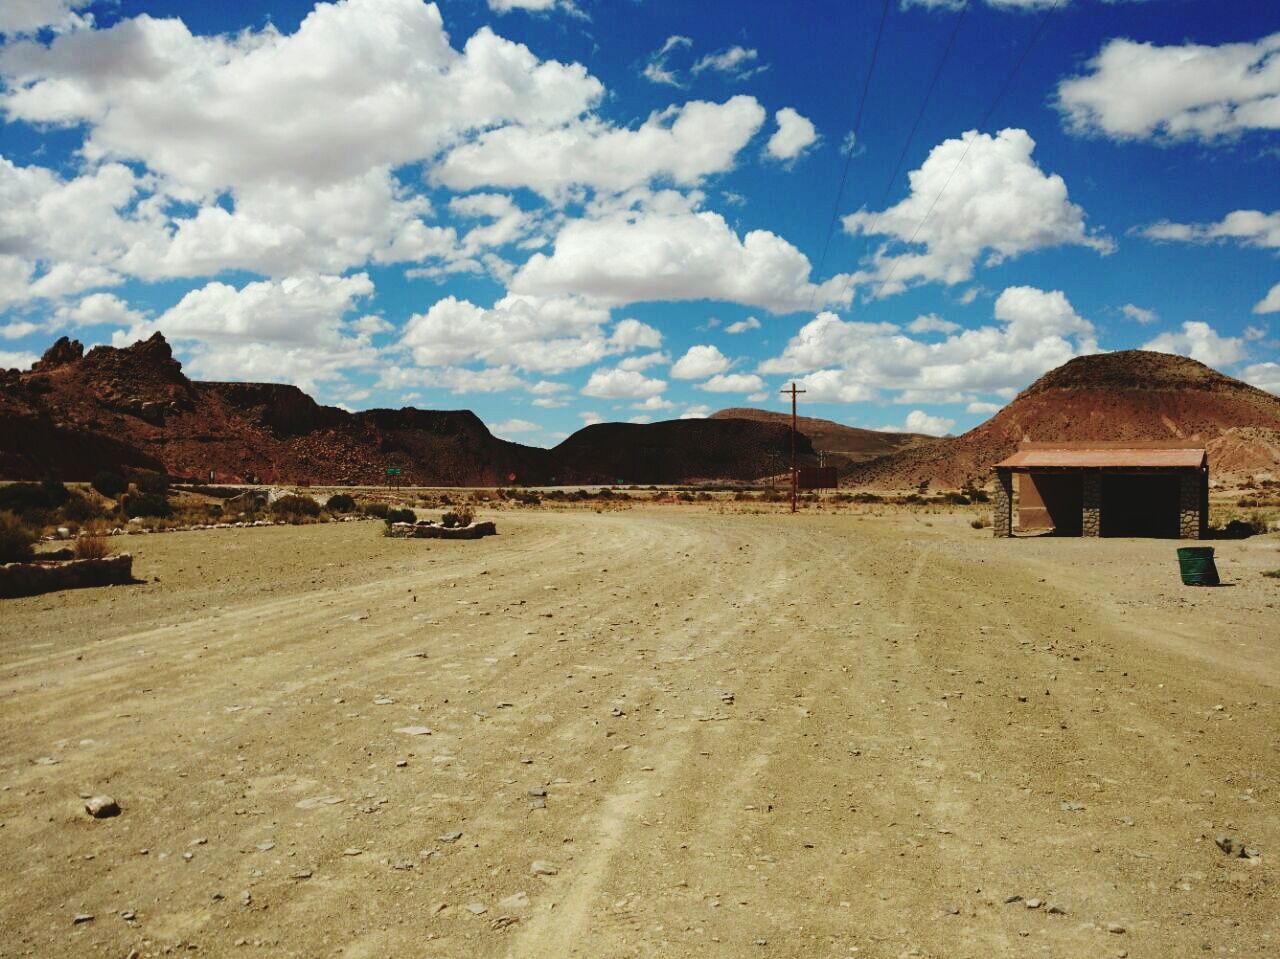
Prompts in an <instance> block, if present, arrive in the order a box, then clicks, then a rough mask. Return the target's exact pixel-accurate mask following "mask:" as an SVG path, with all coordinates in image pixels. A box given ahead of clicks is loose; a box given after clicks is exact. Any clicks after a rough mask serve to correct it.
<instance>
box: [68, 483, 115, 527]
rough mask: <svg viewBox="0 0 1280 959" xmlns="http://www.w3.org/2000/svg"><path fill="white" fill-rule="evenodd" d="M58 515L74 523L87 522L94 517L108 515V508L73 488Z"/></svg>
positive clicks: (98, 517) (99, 517)
mask: <svg viewBox="0 0 1280 959" xmlns="http://www.w3.org/2000/svg"><path fill="white" fill-rule="evenodd" d="M58 515H59V516H61V517H62V519H64V520H68V521H70V522H72V523H87V522H89V520H92V519H101V518H102V517H103V516H105V515H106V510H104V509H103V508H102V507H101V506H99V505H98V504H97V503H96V502H94V501H93V500H91V499H89V497H87V496H85V495H84V494H83V493H77V492H75V491H74V490H72V492H71V495H70V496H68V497H67V501H66V502H65V503H63V504H62V507H61V508H60V509H59V510H58Z"/></svg>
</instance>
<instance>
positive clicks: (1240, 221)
mask: <svg viewBox="0 0 1280 959" xmlns="http://www.w3.org/2000/svg"><path fill="white" fill-rule="evenodd" d="M1276 62H1277V64H1278V65H1280V55H1278V56H1277V60H1276ZM1278 69H1280V67H1278ZM1139 232H1140V233H1141V234H1142V235H1143V236H1145V237H1147V238H1149V239H1152V240H1164V241H1176V242H1183V243H1213V242H1223V241H1227V240H1234V241H1235V242H1237V243H1240V244H1242V245H1244V246H1257V247H1263V248H1265V249H1280V210H1275V211H1273V212H1271V213H1263V212H1262V211H1261V210H1234V211H1232V212H1231V213H1228V214H1227V215H1226V216H1225V217H1223V218H1222V219H1221V220H1219V221H1218V222H1217V223H1174V222H1171V221H1169V220H1160V221H1159V222H1157V223H1153V224H1151V225H1150V226H1148V227H1144V228H1143V229H1142V230H1141V231H1139Z"/></svg>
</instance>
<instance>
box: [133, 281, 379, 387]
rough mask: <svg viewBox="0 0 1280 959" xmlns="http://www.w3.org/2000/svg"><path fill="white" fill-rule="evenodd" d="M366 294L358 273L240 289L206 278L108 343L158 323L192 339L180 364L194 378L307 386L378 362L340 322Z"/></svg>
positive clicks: (367, 286) (169, 333)
mask: <svg viewBox="0 0 1280 959" xmlns="http://www.w3.org/2000/svg"><path fill="white" fill-rule="evenodd" d="M372 293H373V283H372V282H371V281H370V280H369V277H368V276H367V275H366V274H364V273H359V274H356V275H354V276H345V277H338V276H319V275H308V276H300V277H286V278H285V279H282V280H263V281H259V282H255V283H249V284H246V285H245V286H243V287H241V288H240V289H236V288H235V287H233V286H229V285H227V284H225V283H219V282H212V283H209V284H206V285H205V286H203V287H201V288H199V289H195V290H191V291H190V292H189V293H187V294H186V295H185V296H183V297H182V299H181V300H179V301H178V303H177V304H176V305H175V306H173V307H171V308H169V309H168V310H166V311H165V312H164V313H162V314H161V315H160V316H158V317H156V318H155V319H153V320H150V321H147V322H143V323H136V324H134V325H133V326H132V327H130V328H129V329H128V330H120V331H117V332H116V333H115V334H114V335H113V336H112V342H113V343H115V344H116V345H117V346H121V345H124V344H126V343H130V342H132V341H134V340H136V339H140V338H142V337H144V336H147V335H150V333H152V332H154V331H156V330H160V331H163V333H164V335H165V336H166V337H168V338H169V339H171V340H175V341H179V342H187V343H190V344H191V357H190V359H189V360H188V362H187V364H186V365H187V368H188V370H189V372H191V374H192V375H193V376H195V377H197V378H201V379H231V380H249V381H257V380H261V381H268V382H273V383H278V382H286V383H294V384H296V385H297V386H300V387H302V388H303V389H308V390H310V389H314V387H315V384H316V383H317V382H318V381H324V380H336V379H341V377H342V375H343V373H344V372H346V371H348V370H351V369H359V368H361V367H368V366H372V365H373V364H374V363H376V362H377V357H378V352H377V350H375V349H374V348H373V347H372V346H370V345H369V342H368V335H367V334H362V333H358V332H354V331H352V330H351V329H350V328H349V327H348V325H347V324H345V323H344V322H343V317H344V316H345V315H346V314H348V313H350V312H351V311H352V310H353V309H354V307H355V305H356V303H357V302H358V301H360V300H362V299H364V298H365V297H367V296H369V295H370V294H372ZM111 299H113V300H114V297H111Z"/></svg>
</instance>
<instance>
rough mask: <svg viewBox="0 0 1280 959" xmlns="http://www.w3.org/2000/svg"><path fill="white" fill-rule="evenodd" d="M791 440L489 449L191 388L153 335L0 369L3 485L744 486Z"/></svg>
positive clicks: (628, 438) (654, 432)
mask: <svg viewBox="0 0 1280 959" xmlns="http://www.w3.org/2000/svg"><path fill="white" fill-rule="evenodd" d="M789 438H790V434H789V431H788V430H786V429H783V428H781V427H776V426H771V425H768V424H746V423H740V422H727V421H718V422H715V423H705V422H703V423H701V424H700V423H699V422H697V421H677V422H668V423H654V424H649V425H645V426H633V425H629V424H601V425H599V426H594V427H587V428H586V429H584V430H581V431H579V432H578V433H576V434H574V435H573V436H571V437H569V438H568V439H567V440H565V442H563V443H561V444H560V446H558V447H556V448H555V449H554V450H545V449H539V448H536V447H530V446H522V445H520V444H518V443H511V442H508V441H506V440H502V439H498V438H497V437H495V436H493V434H492V433H490V432H489V430H488V428H487V427H486V426H485V425H484V423H483V422H481V420H480V419H479V417H477V416H476V415H475V414H474V413H472V412H471V411H470V410H451V411H437V410H416V409H409V408H406V409H400V410H389V409H375V410H366V411H363V412H359V413H348V412H346V411H345V410H340V409H337V408H335V407H330V406H322V405H320V404H318V403H316V402H315V400H313V399H312V398H311V397H310V396H308V395H307V394H306V393H304V392H303V391H302V390H299V389H297V388H296V387H293V386H286V385H281V384H273V383H201V382H193V381H192V380H189V379H188V378H187V377H186V375H185V374H184V373H183V372H182V367H181V364H179V363H178V361H177V360H175V359H174V358H173V352H172V350H171V349H170V348H169V344H168V343H167V342H165V339H164V337H163V336H161V335H160V334H159V333H157V334H155V335H154V336H152V337H151V338H150V339H149V340H146V341H143V342H139V343H135V344H133V345H132V346H129V347H126V348H123V349H116V348H114V347H108V346H99V347H95V348H94V349H92V350H90V351H89V352H88V353H87V354H86V353H85V352H84V348H83V346H81V344H80V343H78V342H76V341H73V340H68V339H67V338H66V337H63V338H62V339H60V340H59V341H58V342H57V343H55V344H54V345H53V346H52V347H51V348H50V349H49V350H48V351H47V352H46V353H45V355H44V357H43V358H42V359H41V360H40V361H39V362H38V363H36V364H35V366H33V367H32V369H31V370H29V371H26V372H20V371H18V370H8V371H0V479H28V478H40V477H47V476H52V477H55V478H60V479H72V480H85V479H89V478H91V477H92V476H93V475H94V473H96V472H98V471H99V470H102V469H114V470H121V471H124V472H136V471H139V470H155V471H164V472H167V473H170V474H171V475H174V476H181V477H188V478H199V479H204V478H207V477H209V476H210V475H212V476H213V477H214V478H215V479H216V480H217V481H218V482H265V483H276V482H282V483H283V482H290V483H298V482H311V483H318V484H375V483H381V482H385V479H386V478H385V475H384V472H385V469H386V467H388V466H399V467H401V468H402V469H403V475H402V477H401V482H403V483H405V484H406V485H454V486H494V485H499V484H502V483H506V482H508V481H509V479H508V478H509V477H510V476H512V475H514V476H515V477H516V478H517V481H518V482H521V483H536V484H541V483H547V482H549V481H550V480H551V478H552V477H555V478H556V479H557V480H558V481H559V482H563V483H586V482H605V481H607V482H613V481H615V480H622V481H623V482H627V483H670V482H680V481H684V480H688V479H695V478H702V479H752V478H755V477H756V476H759V475H761V474H762V473H764V472H767V466H766V465H765V464H767V463H770V462H775V461H781V458H782V457H783V455H784V453H785V451H786V450H787V448H788V444H789Z"/></svg>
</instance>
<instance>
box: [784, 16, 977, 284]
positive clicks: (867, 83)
mask: <svg viewBox="0 0 1280 959" xmlns="http://www.w3.org/2000/svg"><path fill="white" fill-rule="evenodd" d="M966 2H967V0H966ZM891 3H892V0H884V4H883V6H882V7H881V8H880V22H879V24H878V25H877V26H876V38H875V42H874V43H873V44H872V46H871V60H870V61H869V62H868V63H867V75H866V78H865V79H864V80H863V82H862V95H861V96H860V97H859V98H858V109H857V112H856V113H855V115H854V120H853V140H852V142H851V143H850V144H849V149H848V150H846V151H845V155H844V168H843V169H842V170H841V172H840V183H839V185H838V186H837V187H836V198H835V202H834V203H833V204H832V209H831V222H830V223H829V224H828V225H827V235H826V238H825V239H824V240H823V241H822V255H821V256H820V257H819V258H818V268H817V270H815V271H814V273H813V275H814V276H815V277H820V276H822V268H823V266H824V265H825V264H826V262H827V253H828V252H829V251H830V249H831V237H832V235H833V234H834V233H835V229H836V221H837V220H838V219H839V218H840V200H841V199H842V198H843V197H844V187H845V183H846V182H847V181H848V179H849V165H850V163H851V162H852V161H853V153H854V150H856V149H857V145H858V137H859V135H860V133H861V130H862V116H863V113H864V112H865V111H866V107H867V94H868V93H869V92H870V90H871V76H872V74H873V73H874V72H875V69H876V60H877V59H879V56H880V41H881V40H882V39H883V38H884V24H885V21H886V20H887V19H888V18H889V7H890V6H891ZM816 296H817V287H816V285H815V287H814V291H813V293H811V294H810V296H809V309H813V300H814V298H815V297H816Z"/></svg>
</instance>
